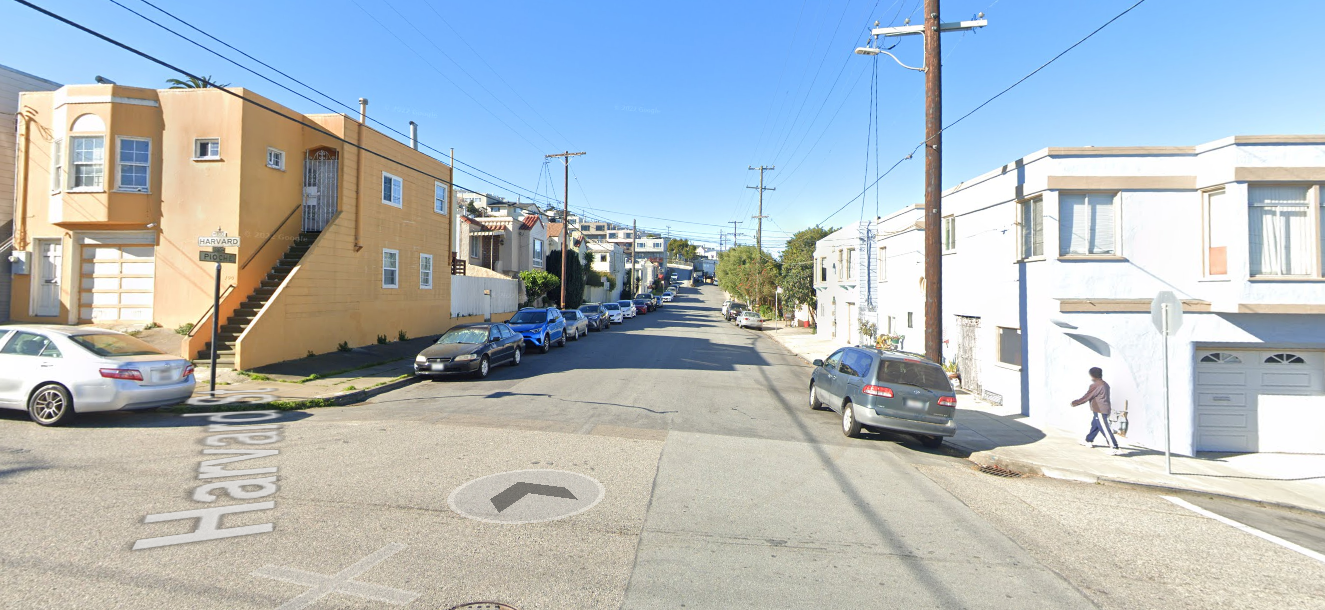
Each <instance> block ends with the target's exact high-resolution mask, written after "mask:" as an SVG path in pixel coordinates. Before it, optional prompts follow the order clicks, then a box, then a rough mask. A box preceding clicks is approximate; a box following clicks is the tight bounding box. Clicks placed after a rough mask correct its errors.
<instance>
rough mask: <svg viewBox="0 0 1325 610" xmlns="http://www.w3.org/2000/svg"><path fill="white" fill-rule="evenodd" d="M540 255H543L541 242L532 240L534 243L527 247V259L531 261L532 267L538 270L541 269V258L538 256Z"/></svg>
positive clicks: (535, 239)
mask: <svg viewBox="0 0 1325 610" xmlns="http://www.w3.org/2000/svg"><path fill="white" fill-rule="evenodd" d="M541 254H543V240H541V239H538V238H534V241H533V242H531V243H530V245H529V258H531V259H533V264H534V266H535V267H538V268H539V269H542V268H543V257H542V256H540V255H541Z"/></svg>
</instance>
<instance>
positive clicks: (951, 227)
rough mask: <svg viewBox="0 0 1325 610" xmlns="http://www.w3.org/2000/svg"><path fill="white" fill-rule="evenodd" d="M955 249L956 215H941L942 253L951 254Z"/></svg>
mask: <svg viewBox="0 0 1325 610" xmlns="http://www.w3.org/2000/svg"><path fill="white" fill-rule="evenodd" d="M956 251H957V217H956V216H944V217H943V253H944V254H952V253H953V252H956Z"/></svg>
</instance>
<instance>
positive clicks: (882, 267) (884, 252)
mask: <svg viewBox="0 0 1325 610" xmlns="http://www.w3.org/2000/svg"><path fill="white" fill-rule="evenodd" d="M879 281H880V282H886V281H888V246H880V247H879Z"/></svg>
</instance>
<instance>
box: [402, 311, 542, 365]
mask: <svg viewBox="0 0 1325 610" xmlns="http://www.w3.org/2000/svg"><path fill="white" fill-rule="evenodd" d="M523 358H524V336H523V335H521V334H520V333H518V332H515V330H514V329H512V328H511V327H510V326H508V325H506V324H502V323H500V322H498V323H487V322H484V323H480V324H461V325H459V326H454V327H452V328H451V330H448V331H446V332H445V333H443V334H442V336H441V337H438V339H437V342H436V343H434V344H432V345H429V346H428V347H427V348H425V349H424V350H423V351H422V352H419V355H418V356H415V357H414V374H415V375H416V376H418V377H441V376H443V375H473V376H475V377H478V378H480V379H482V378H484V377H487V376H488V373H489V372H491V371H492V367H494V366H496V365H498V364H502V363H504V362H510V363H511V366H520V360H522V359H523Z"/></svg>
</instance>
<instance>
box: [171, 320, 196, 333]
mask: <svg viewBox="0 0 1325 610" xmlns="http://www.w3.org/2000/svg"><path fill="white" fill-rule="evenodd" d="M175 332H176V333H178V334H181V335H187V334H189V333H191V332H193V322H185V323H183V324H180V325H179V326H176V327H175Z"/></svg>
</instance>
